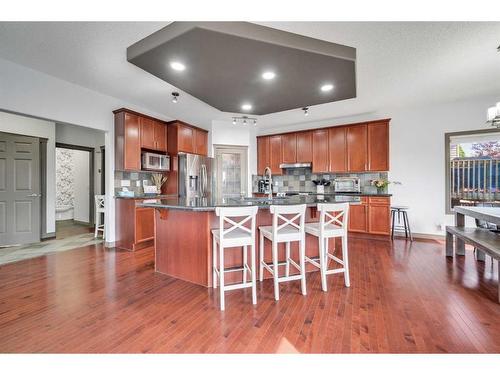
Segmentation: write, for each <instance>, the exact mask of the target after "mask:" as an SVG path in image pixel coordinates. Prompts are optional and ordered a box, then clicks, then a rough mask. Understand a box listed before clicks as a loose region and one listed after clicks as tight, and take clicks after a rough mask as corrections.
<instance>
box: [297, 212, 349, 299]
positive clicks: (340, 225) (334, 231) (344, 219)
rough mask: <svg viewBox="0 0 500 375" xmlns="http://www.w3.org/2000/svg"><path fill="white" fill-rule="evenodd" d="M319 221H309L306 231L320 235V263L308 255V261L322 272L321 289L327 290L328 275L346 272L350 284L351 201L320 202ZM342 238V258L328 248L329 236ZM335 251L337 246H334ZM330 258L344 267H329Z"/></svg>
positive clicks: (347, 282) (346, 279)
mask: <svg viewBox="0 0 500 375" xmlns="http://www.w3.org/2000/svg"><path fill="white" fill-rule="evenodd" d="M318 211H319V212H320V217H319V222H318V223H307V224H306V233H308V234H310V235H312V236H316V237H318V241H319V258H318V260H319V263H318V262H317V261H316V259H311V258H309V257H306V261H307V262H309V263H311V264H312V265H314V266H316V267H318V268H319V269H320V272H321V289H323V291H325V292H326V291H327V286H326V275H331V274H334V273H344V283H345V286H347V287H348V286H350V280H349V259H348V251H347V224H348V219H349V217H348V216H349V203H320V204H318ZM336 237H341V238H342V259H339V258H337V257H336V256H335V255H333V254H330V251H329V249H328V239H329V238H336ZM334 251H335V246H334ZM329 260H333V261H334V262H337V263H339V264H340V265H342V268H335V269H331V270H329V269H328V262H329Z"/></svg>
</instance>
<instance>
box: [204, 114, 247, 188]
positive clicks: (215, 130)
mask: <svg viewBox="0 0 500 375" xmlns="http://www.w3.org/2000/svg"><path fill="white" fill-rule="evenodd" d="M256 131H257V129H256V128H255V127H254V126H253V125H241V124H238V125H233V123H232V122H231V121H215V120H214V121H212V129H211V132H210V134H211V139H210V140H209V142H211V143H210V145H209V150H210V152H211V154H210V155H211V156H213V155H214V147H213V146H214V145H231V146H247V147H248V166H247V168H248V172H249V177H248V193H249V194H251V192H252V178H251V176H252V174H256V173H257V152H256V151H257V139H256Z"/></svg>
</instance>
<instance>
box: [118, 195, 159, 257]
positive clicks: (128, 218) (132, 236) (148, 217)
mask: <svg viewBox="0 0 500 375" xmlns="http://www.w3.org/2000/svg"><path fill="white" fill-rule="evenodd" d="M141 201H142V200H141V199H120V198H117V199H116V201H115V218H116V227H115V235H116V247H118V248H120V249H124V250H128V251H135V250H138V249H141V248H144V247H147V246H152V245H153V244H154V208H149V207H137V204H138V203H140V202H141Z"/></svg>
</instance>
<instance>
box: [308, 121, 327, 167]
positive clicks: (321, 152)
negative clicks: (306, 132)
mask: <svg viewBox="0 0 500 375" xmlns="http://www.w3.org/2000/svg"><path fill="white" fill-rule="evenodd" d="M312 152H313V155H312V159H313V160H312V171H313V172H314V173H317V172H328V169H329V164H330V163H329V161H328V129H318V130H314V131H313V132H312Z"/></svg>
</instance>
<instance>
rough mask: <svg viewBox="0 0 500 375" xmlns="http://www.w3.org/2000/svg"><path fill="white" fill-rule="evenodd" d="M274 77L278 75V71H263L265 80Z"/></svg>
mask: <svg viewBox="0 0 500 375" xmlns="http://www.w3.org/2000/svg"><path fill="white" fill-rule="evenodd" d="M274 77H276V73H274V72H264V73H262V78H264V79H265V80H268V81H269V80H271V79H273V78H274Z"/></svg>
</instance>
